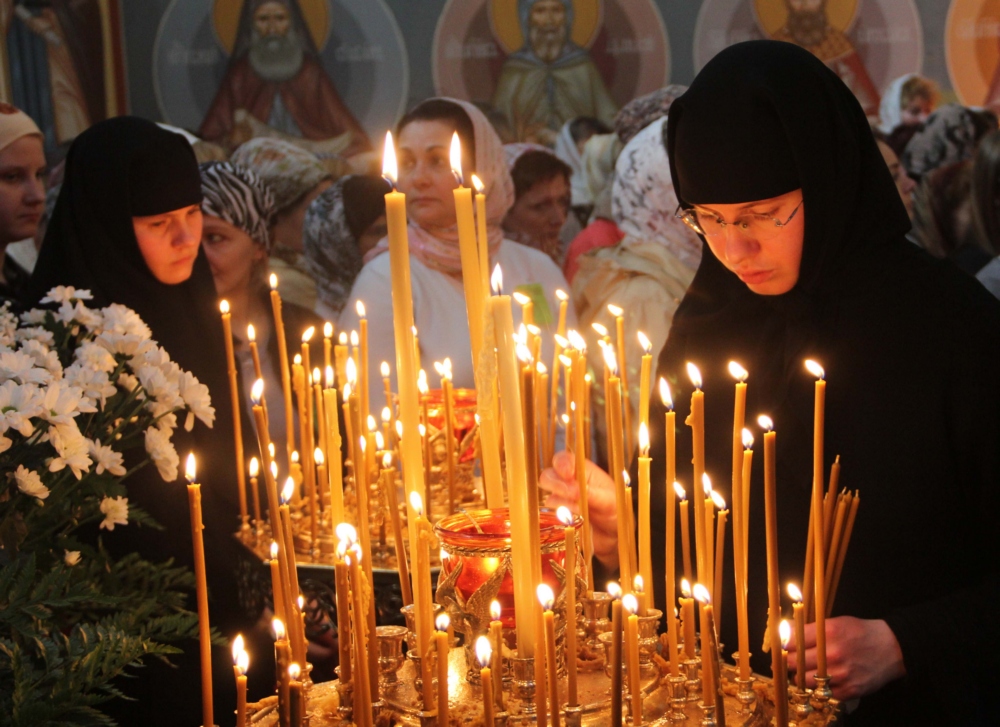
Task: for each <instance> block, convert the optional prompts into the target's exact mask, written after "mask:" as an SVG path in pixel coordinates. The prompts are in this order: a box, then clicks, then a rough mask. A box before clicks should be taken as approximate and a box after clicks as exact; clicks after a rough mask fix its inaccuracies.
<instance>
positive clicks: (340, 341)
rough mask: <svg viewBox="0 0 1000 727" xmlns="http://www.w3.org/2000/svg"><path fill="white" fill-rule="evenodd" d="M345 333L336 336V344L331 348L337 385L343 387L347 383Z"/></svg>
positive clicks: (347, 356)
mask: <svg viewBox="0 0 1000 727" xmlns="http://www.w3.org/2000/svg"><path fill="white" fill-rule="evenodd" d="M348 358H350V356H349V355H348V348H347V332H346V331H341V332H340V334H339V335H338V336H337V343H336V344H334V346H333V365H334V368H335V370H336V373H337V383H338V384H339V385H340V386H341V387H343V386H344V384H346V383H347V359H348Z"/></svg>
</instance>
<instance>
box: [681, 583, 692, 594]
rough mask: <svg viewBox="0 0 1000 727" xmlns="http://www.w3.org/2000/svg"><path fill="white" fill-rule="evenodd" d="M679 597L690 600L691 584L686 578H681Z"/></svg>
mask: <svg viewBox="0 0 1000 727" xmlns="http://www.w3.org/2000/svg"><path fill="white" fill-rule="evenodd" d="M681 595H682V596H684V598H691V584H690V583H689V582H688V579H687V578H681Z"/></svg>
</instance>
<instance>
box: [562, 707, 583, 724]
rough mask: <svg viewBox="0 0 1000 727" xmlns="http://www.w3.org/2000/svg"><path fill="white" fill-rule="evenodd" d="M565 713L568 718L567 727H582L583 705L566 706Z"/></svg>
mask: <svg viewBox="0 0 1000 727" xmlns="http://www.w3.org/2000/svg"><path fill="white" fill-rule="evenodd" d="M563 715H564V716H565V718H566V727H582V725H583V707H580V706H576V707H566V708H565V709H564V710H563Z"/></svg>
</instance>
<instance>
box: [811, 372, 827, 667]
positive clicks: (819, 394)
mask: <svg viewBox="0 0 1000 727" xmlns="http://www.w3.org/2000/svg"><path fill="white" fill-rule="evenodd" d="M806 368H807V369H808V370H809V373H811V374H812V375H813V376H815V377H816V386H815V398H814V412H813V487H812V518H811V519H812V521H813V568H814V573H813V582H812V587H813V589H814V599H815V601H814V602H815V604H816V673H817V674H819V675H820V676H828V672H827V670H826V589H825V584H826V577H825V569H826V554H825V553H824V552H823V547H822V546H823V545H824V544H825V543H826V536H825V532H824V525H825V523H824V522H823V490H824V489H825V488H824V484H825V483H824V481H823V470H824V467H823V431H824V419H825V414H826V379H825V378H824V377H825V373H824V371H823V367H822V366H820V365H819V364H818V363H816V362H815V361H812V360H807V361H806ZM809 585H810V584H808V583H806V587H807V588H808V587H809Z"/></svg>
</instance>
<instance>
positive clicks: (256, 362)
mask: <svg viewBox="0 0 1000 727" xmlns="http://www.w3.org/2000/svg"><path fill="white" fill-rule="evenodd" d="M247 341H248V342H249V343H250V357H251V358H252V359H253V375H254V380H255V381H256V380H257V379H262V378H264V374H262V373H261V368H260V351H258V350H257V329H255V328H254V327H253V323H250V324H249V325H247Z"/></svg>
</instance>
